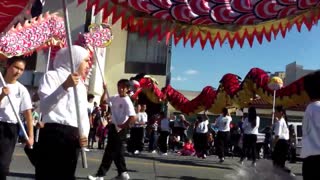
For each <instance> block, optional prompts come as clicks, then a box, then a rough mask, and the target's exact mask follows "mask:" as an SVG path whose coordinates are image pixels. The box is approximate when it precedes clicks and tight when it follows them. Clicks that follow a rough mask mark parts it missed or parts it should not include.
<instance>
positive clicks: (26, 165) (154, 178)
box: [8, 145, 302, 180]
mask: <svg viewBox="0 0 320 180" xmlns="http://www.w3.org/2000/svg"><path fill="white" fill-rule="evenodd" d="M102 155H103V151H101V150H93V151H90V152H88V153H87V159H88V166H89V167H88V168H87V169H84V168H82V166H81V159H80V158H79V161H78V168H77V172H76V177H77V179H79V180H81V179H87V176H88V174H94V173H95V172H96V171H97V169H98V167H99V164H100V161H101V158H102ZM126 162H127V168H128V172H129V174H130V177H131V179H136V180H142V179H145V180H163V179H173V180H174V179H185V180H224V179H226V180H238V179H239V180H248V179H249V180H251V179H252V180H260V179H261V180H270V179H272V180H282V179H283V180H288V179H297V180H302V177H301V163H300V162H298V163H295V164H287V166H288V167H289V168H290V169H291V170H292V172H293V173H294V174H295V175H296V176H295V177H291V176H289V174H287V173H282V172H280V171H277V170H275V169H274V168H273V167H272V163H271V161H270V160H259V161H258V162H257V166H256V167H255V168H254V167H252V166H251V163H250V162H245V164H244V165H240V164H239V158H237V157H234V158H231V157H230V158H226V161H225V162H224V163H219V162H218V158H217V157H216V156H209V157H207V158H206V159H199V158H196V157H182V156H179V155H177V154H175V153H168V156H161V155H159V154H151V153H148V152H142V153H141V154H140V155H135V156H132V155H131V156H129V155H128V156H127V157H126ZM116 175H117V171H116V168H115V166H114V165H112V167H111V169H110V171H109V172H108V173H107V175H106V176H105V179H112V178H113V177H115V176H116ZM19 179H21V180H27V179H34V167H33V166H32V165H31V163H30V162H29V160H28V158H27V157H26V155H25V153H24V151H23V148H22V146H21V145H17V146H16V150H15V153H14V156H13V160H12V163H11V167H10V176H9V177H8V180H19Z"/></svg>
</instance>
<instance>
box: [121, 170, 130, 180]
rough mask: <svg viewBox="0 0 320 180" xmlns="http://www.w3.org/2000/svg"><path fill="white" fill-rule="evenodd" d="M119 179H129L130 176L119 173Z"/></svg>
mask: <svg viewBox="0 0 320 180" xmlns="http://www.w3.org/2000/svg"><path fill="white" fill-rule="evenodd" d="M120 177H121V179H122V180H128V179H130V176H129V174H128V173H127V172H123V173H121V175H120Z"/></svg>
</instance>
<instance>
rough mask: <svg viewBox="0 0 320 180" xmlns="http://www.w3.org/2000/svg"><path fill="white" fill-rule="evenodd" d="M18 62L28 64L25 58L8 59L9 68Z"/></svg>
mask: <svg viewBox="0 0 320 180" xmlns="http://www.w3.org/2000/svg"><path fill="white" fill-rule="evenodd" d="M17 61H22V62H24V63H25V64H26V63H27V61H26V59H25V58H24V57H23V56H13V57H11V58H8V59H7V66H11V65H12V64H13V63H15V62H17Z"/></svg>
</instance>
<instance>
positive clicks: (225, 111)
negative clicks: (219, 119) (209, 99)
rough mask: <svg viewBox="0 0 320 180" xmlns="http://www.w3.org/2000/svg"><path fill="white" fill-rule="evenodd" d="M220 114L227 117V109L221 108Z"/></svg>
mask: <svg viewBox="0 0 320 180" xmlns="http://www.w3.org/2000/svg"><path fill="white" fill-rule="evenodd" d="M222 114H223V116H226V115H228V109H227V108H223V109H222Z"/></svg>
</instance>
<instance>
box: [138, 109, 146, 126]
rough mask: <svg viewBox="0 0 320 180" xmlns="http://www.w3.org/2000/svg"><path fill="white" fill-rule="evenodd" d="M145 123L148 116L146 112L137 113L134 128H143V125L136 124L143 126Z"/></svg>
mask: <svg viewBox="0 0 320 180" xmlns="http://www.w3.org/2000/svg"><path fill="white" fill-rule="evenodd" d="M147 122H148V114H147V113H146V112H139V113H138V119H137V121H136V125H135V127H143V126H144V125H143V124H138V123H144V124H145V123H147Z"/></svg>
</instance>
